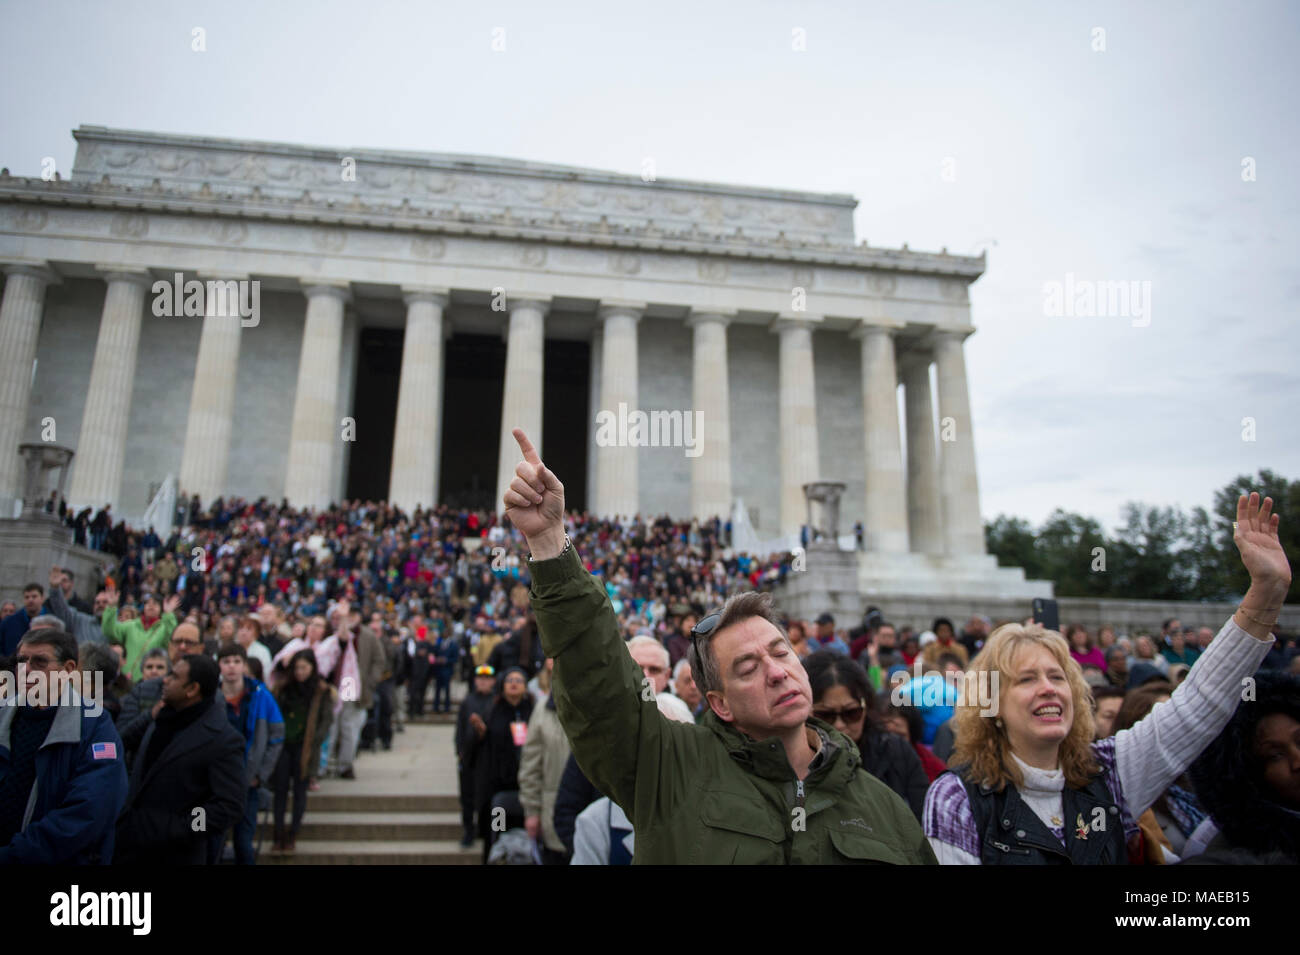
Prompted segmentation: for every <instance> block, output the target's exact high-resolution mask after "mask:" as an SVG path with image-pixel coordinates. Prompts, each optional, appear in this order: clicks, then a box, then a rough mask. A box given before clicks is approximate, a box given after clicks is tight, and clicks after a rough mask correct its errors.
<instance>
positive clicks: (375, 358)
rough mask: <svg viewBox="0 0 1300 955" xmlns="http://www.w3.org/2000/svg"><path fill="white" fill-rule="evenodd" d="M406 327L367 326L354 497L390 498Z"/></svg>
mask: <svg viewBox="0 0 1300 955" xmlns="http://www.w3.org/2000/svg"><path fill="white" fill-rule="evenodd" d="M403 335H404V333H403V332H402V330H401V329H391V328H363V329H362V330H361V340H360V344H359V353H358V355H357V378H356V384H355V386H354V390H353V393H352V394H353V398H352V417H353V418H355V419H356V440H355V441H354V442H353V443H352V446H351V448H350V455H349V459H348V482H347V497H348V498H349V500H357V499H360V500H363V501H381V500H387V498H388V478H389V474H390V471H391V469H392V466H393V431H394V428H395V427H396V423H397V390H398V386H399V385H400V383H401V380H402V341H403Z"/></svg>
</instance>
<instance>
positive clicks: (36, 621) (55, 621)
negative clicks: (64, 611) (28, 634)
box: [27, 613, 68, 633]
mask: <svg viewBox="0 0 1300 955" xmlns="http://www.w3.org/2000/svg"><path fill="white" fill-rule="evenodd" d="M27 629H28V630H57V631H59V632H60V633H67V632H68V628H67V627H65V626H64V625H63V621H62V620H60V619H59V618H58V617H56V616H54V615H53V614H48V613H43V614H41V615H40V616H39V617H33V618H32V622H31V623H29V624H28V625H27Z"/></svg>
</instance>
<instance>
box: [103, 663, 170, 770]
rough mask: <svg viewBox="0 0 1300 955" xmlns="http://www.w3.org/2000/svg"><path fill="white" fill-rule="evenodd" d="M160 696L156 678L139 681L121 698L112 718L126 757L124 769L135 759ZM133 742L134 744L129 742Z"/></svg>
mask: <svg viewBox="0 0 1300 955" xmlns="http://www.w3.org/2000/svg"><path fill="white" fill-rule="evenodd" d="M161 696H162V677H160V676H156V677H153V678H151V679H148V680H141V681H140V682H139V683H137V684H136V685H135V686H133V687H131V692H130V693H128V694H127V695H126V696H124V697H122V700H121V704H122V705H121V708H120V710H119V712H118V714H117V716H115V717H114V718H113V722H114V723H115V724H116V725H117V731H118V733H119V734H121V736H122V748H123V750H124V751H125V755H126V767H127V769H128V770H129V769H130V768H131V761H132V760H133V759H134V758H135V748H136V746H139V745H140V740H141V739H142V738H143V737H144V733H145V730H147V729H148V728H149V724H150V723H152V722H153V716H152V715H151V713H152V711H153V705H154V704H155V703H157V702H158V700H159V698H160V697H161ZM132 740H133V741H134V743H132V742H130V741H132Z"/></svg>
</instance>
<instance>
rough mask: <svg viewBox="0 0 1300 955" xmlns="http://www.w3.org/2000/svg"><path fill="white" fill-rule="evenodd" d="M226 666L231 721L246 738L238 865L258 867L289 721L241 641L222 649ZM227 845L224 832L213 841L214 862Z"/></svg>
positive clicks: (221, 657)
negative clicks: (265, 799) (259, 840)
mask: <svg viewBox="0 0 1300 955" xmlns="http://www.w3.org/2000/svg"><path fill="white" fill-rule="evenodd" d="M217 663H218V665H219V666H220V667H221V695H222V696H223V697H224V698H225V704H226V719H228V720H229V721H230V725H231V726H233V727H234V728H235V729H236V730H237V731H238V732H239V734H240V735H241V736H242V737H244V767H245V784H246V785H247V787H248V792H247V794H246V797H245V803H244V815H243V817H242V818H241V819H239V820H238V821H237V822H236V823H235V839H234V842H235V863H236V864H237V865H253V864H254V862H255V861H256V859H255V857H254V854H253V834H254V832H255V831H256V829H257V810H258V808H259V806H260V803H261V793H262V791H263V790H264V789H266V784H267V783H269V782H270V781H271V776H272V774H273V773H274V772H275V764H276V762H277V761H279V759H280V750H281V748H282V747H283V746H284V717H283V716H281V715H280V707H279V706H277V705H276V702H275V698H274V697H273V696H271V691H270V690H268V689H267V688H266V684H264V683H262V682H260V681H258V680H254V679H253V678H252V677H251V676H248V675H246V667H247V663H248V657H247V654H246V651H245V650H244V648H243V647H241V646H240V645H239V644H237V643H228V644H226V645H225V646H224V647H222V648H221V649H220V650H218V651H217ZM225 844H226V834H225V833H224V832H222V833H220V834H219V835H214V836H213V838H212V847H211V850H212V851H211V852H210V853H209V856H208V861H209V862H210V863H213V864H215V863H218V862H220V861H221V850H222V848H223V847H224V846H225Z"/></svg>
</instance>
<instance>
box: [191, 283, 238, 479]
mask: <svg viewBox="0 0 1300 955" xmlns="http://www.w3.org/2000/svg"><path fill="white" fill-rule="evenodd" d="M202 278H203V279H204V280H205V281H206V280H207V279H208V278H211V279H212V280H213V281H218V282H227V281H243V280H247V279H248V276H246V275H226V274H221V275H212V276H203V277H202ZM221 304H222V301H221V298H220V297H219V296H216V295H208V296H207V309H206V313H205V314H204V316H203V330H202V332H201V333H200V335H199V354H198V358H197V360H196V361H195V365H194V386H193V388H192V389H191V390H190V411H189V421H188V424H187V425H186V428H185V446H184V448H183V449H182V451H181V473H180V486H181V487H182V488H183V489H184V490H185V492H186V493H187V494H197V495H198V496H199V498H200V499H201V500H202V501H204V502H205V503H206V502H208V501H211V500H214V499H216V498H217V497H219V496H221V495H223V494H225V493H226V490H227V489H226V469H227V466H228V465H229V463H230V438H231V434H232V433H233V431H234V416H235V393H236V391H237V390H238V377H239V343H240V330H241V328H242V327H243V321H244V320H243V317H242V316H241V315H240V314H239V307H238V306H239V297H238V295H236V296H234V297H233V299H229V298H228V302H227V307H225V308H224V309H223V308H220V306H221ZM221 312H225V314H220V313H221Z"/></svg>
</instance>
